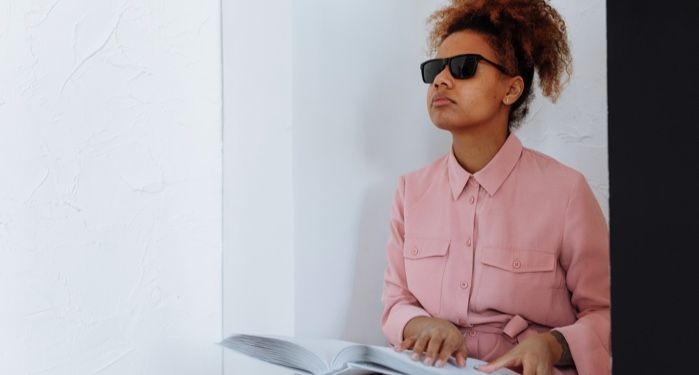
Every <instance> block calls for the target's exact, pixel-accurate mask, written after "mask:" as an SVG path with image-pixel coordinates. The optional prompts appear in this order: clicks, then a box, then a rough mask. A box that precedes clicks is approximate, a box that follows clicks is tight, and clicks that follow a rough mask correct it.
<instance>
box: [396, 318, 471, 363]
mask: <svg viewBox="0 0 699 375" xmlns="http://www.w3.org/2000/svg"><path fill="white" fill-rule="evenodd" d="M403 337H404V340H403V342H401V343H400V345H398V346H396V348H395V349H396V350H397V351H399V352H400V351H403V350H405V349H412V350H413V356H412V358H413V359H414V360H416V361H418V360H420V355H421V354H422V353H423V352H424V353H425V361H424V362H425V364H427V365H432V364H434V365H435V366H437V367H442V366H444V364H446V363H447V361H448V360H449V357H450V356H452V355H453V356H454V358H456V364H457V365H458V366H459V367H464V366H466V357H467V355H468V350H467V349H466V341H464V336H463V334H462V333H461V331H459V329H458V328H456V326H455V325H454V324H452V323H451V322H449V321H448V320H443V319H437V318H430V317H426V316H418V317H415V318H413V319H410V321H408V324H406V325H405V328H404V329H403ZM435 361H436V362H435Z"/></svg>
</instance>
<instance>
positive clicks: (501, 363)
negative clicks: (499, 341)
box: [476, 352, 515, 374]
mask: <svg viewBox="0 0 699 375" xmlns="http://www.w3.org/2000/svg"><path fill="white" fill-rule="evenodd" d="M510 353H511V352H510ZM510 353H507V354H505V355H503V356H502V357H500V358H498V359H496V360H494V361H492V362H490V363H488V364H486V365H481V366H479V367H477V368H476V370H478V371H482V372H485V373H488V374H489V373H491V372H493V371H496V370H499V369H501V368H503V367H507V366H512V365H514V364H515V363H514V362H515V361H514V359H515V358H514V357H513V356H512V355H511V354H510Z"/></svg>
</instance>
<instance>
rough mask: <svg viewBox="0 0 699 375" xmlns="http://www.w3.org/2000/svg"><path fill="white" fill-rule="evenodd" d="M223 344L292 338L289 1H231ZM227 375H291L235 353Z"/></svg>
mask: <svg viewBox="0 0 699 375" xmlns="http://www.w3.org/2000/svg"><path fill="white" fill-rule="evenodd" d="M222 15H223V63H224V72H223V82H224V132H223V133H224V150H225V151H224V160H223V161H224V166H225V173H224V179H223V191H224V194H223V208H224V214H223V228H224V231H223V235H224V237H223V239H224V257H223V268H224V280H223V290H224V298H223V314H224V315H223V316H224V320H223V321H224V334H225V335H228V334H232V333H236V332H250V333H261V334H285V335H293V334H294V307H293V306H294V291H295V287H294V273H293V272H294V256H293V248H292V244H293V229H294V225H293V205H292V203H293V202H292V190H291V187H292V176H291V160H292V154H291V144H292V140H291V138H292V127H291V125H292V123H291V120H292V96H291V72H292V70H291V69H292V67H291V52H292V51H291V0H271V1H225V2H223V7H222ZM224 372H225V373H226V374H273V373H282V374H285V373H288V372H287V371H284V370H280V369H279V368H274V367H272V365H267V364H265V363H258V362H256V361H253V360H251V359H249V358H247V357H244V356H242V355H239V354H237V353H235V352H232V351H226V352H225V353H224Z"/></svg>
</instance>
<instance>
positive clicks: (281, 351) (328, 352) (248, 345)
mask: <svg viewBox="0 0 699 375" xmlns="http://www.w3.org/2000/svg"><path fill="white" fill-rule="evenodd" d="M220 344H221V345H223V346H225V347H227V348H229V349H232V350H236V351H238V352H240V353H243V354H246V355H249V356H251V357H254V358H257V359H260V360H262V361H265V362H269V363H273V364H276V365H280V366H284V367H287V368H291V369H295V370H299V371H304V372H307V373H311V374H326V373H328V372H330V370H331V369H332V365H331V364H332V363H333V360H334V358H335V356H336V355H337V354H338V353H339V352H342V351H343V350H344V349H346V348H347V347H351V346H356V344H354V343H352V342H347V341H342V340H333V339H305V338H295V337H288V336H278V335H269V336H262V335H233V336H230V337H228V338H226V339H225V340H223V341H222V342H221V343H220ZM344 367H346V366H345V364H344V363H343V364H341V366H339V367H338V368H337V369H340V368H344Z"/></svg>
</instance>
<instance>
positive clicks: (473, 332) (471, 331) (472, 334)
mask: <svg viewBox="0 0 699 375" xmlns="http://www.w3.org/2000/svg"><path fill="white" fill-rule="evenodd" d="M468 335H469V336H471V337H476V331H474V330H470V331H468Z"/></svg>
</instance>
